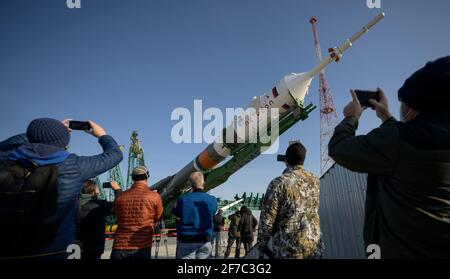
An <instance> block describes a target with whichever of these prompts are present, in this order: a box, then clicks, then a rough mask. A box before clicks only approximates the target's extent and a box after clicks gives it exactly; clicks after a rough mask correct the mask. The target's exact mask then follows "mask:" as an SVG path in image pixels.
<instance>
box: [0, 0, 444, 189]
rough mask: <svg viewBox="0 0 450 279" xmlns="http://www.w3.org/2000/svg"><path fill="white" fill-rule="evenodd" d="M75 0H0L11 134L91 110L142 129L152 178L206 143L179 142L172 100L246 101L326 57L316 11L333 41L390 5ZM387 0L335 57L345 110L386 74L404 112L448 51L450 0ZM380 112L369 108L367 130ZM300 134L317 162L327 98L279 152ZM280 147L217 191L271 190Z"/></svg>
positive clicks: (338, 97)
mask: <svg viewBox="0 0 450 279" xmlns="http://www.w3.org/2000/svg"><path fill="white" fill-rule="evenodd" d="M65 3H66V1H65V0H49V1H43V0H42V1H35V0H28V1H25V0H3V1H1V2H0V35H1V41H0V94H1V96H2V98H1V100H2V109H1V110H0V123H1V129H0V139H5V138H7V137H9V136H11V135H13V134H17V133H21V132H23V131H24V130H25V128H26V126H27V124H28V122H29V121H30V120H31V119H33V118H37V117H54V118H58V119H63V118H65V117H70V118H74V119H79V120H84V119H92V120H95V121H97V122H98V123H99V124H101V125H103V126H104V127H105V129H106V130H107V132H108V133H109V134H111V135H113V136H114V137H115V138H116V140H117V141H118V142H119V143H121V144H125V145H127V146H128V145H129V142H130V140H129V136H130V134H131V132H132V130H137V131H138V132H139V135H140V138H141V140H142V144H143V147H144V149H145V156H146V163H147V165H148V166H149V167H150V172H151V182H152V183H153V182H156V181H157V180H159V179H160V178H163V177H165V176H167V175H171V174H173V173H175V172H176V171H178V170H179V169H180V168H181V167H183V166H184V165H185V164H186V163H187V162H189V161H190V160H192V159H193V158H194V156H195V155H196V154H198V153H199V152H200V151H201V150H202V149H203V148H204V147H205V146H206V144H180V145H176V144H174V143H172V141H171V138H170V132H171V128H172V126H173V125H174V124H175V123H176V122H175V121H171V120H170V115H171V112H172V110H173V109H175V108H177V107H187V108H189V109H192V108H193V100H194V99H201V100H203V104H204V107H211V106H214V107H218V108H220V109H225V108H226V107H246V106H247V105H248V103H249V102H250V100H251V98H252V97H253V96H259V95H261V94H262V93H263V92H265V91H267V90H269V89H271V88H272V87H273V85H274V84H275V83H276V82H277V81H278V80H279V79H281V78H282V77H283V76H284V75H285V74H288V73H290V72H302V71H307V70H309V69H310V68H312V67H313V66H314V65H315V61H316V57H315V52H314V46H313V40H312V32H311V26H310V24H309V23H308V20H309V18H310V16H312V15H316V16H317V17H318V18H319V22H318V28H319V35H320V40H321V44H322V48H323V49H324V50H326V49H327V48H328V47H330V46H335V45H337V44H340V43H341V42H343V40H345V39H346V38H347V37H349V36H350V35H352V34H353V33H354V32H356V31H357V30H358V29H359V28H361V27H362V26H363V25H364V24H365V23H366V22H368V21H369V20H370V19H371V18H372V17H373V16H375V15H376V14H377V13H378V12H380V10H377V9H373V10H371V9H368V8H367V6H366V0H347V1H331V0H308V1H307V0H301V1H300V0H271V1H269V0H178V1H175V0H159V1H151V0H133V1H119V0H108V1H107V0H82V8H81V9H74V10H70V9H68V8H67V7H66V4H65ZM382 10H383V11H385V12H386V14H387V17H386V19H385V20H383V21H382V22H381V23H380V24H379V25H377V26H376V27H375V28H374V29H373V30H372V31H371V32H370V33H369V34H367V35H366V36H365V37H363V38H362V39H361V40H360V41H358V42H357V43H356V44H355V45H354V47H353V48H352V49H350V50H349V51H348V52H347V53H345V56H344V58H343V60H342V61H341V62H340V63H339V64H332V65H330V67H328V68H327V72H326V76H327V79H328V82H329V85H330V87H331V92H332V94H333V98H334V100H335V104H336V107H337V109H338V111H339V117H340V118H341V117H342V113H341V111H342V108H343V106H344V105H345V104H346V103H347V102H348V101H349V99H350V98H349V93H348V90H349V89H350V88H367V89H373V88H376V87H377V86H380V87H382V88H384V89H385V91H386V92H387V94H388V96H389V101H390V105H391V111H392V113H393V114H394V115H398V106H399V104H398V102H397V98H396V94H397V90H398V88H399V87H400V86H401V85H402V83H403V81H404V80H405V79H406V78H407V77H408V76H409V75H410V74H411V73H412V72H414V71H415V70H416V69H418V68H419V67H422V66H423V65H424V64H425V62H427V61H429V60H432V59H436V58H438V57H441V56H444V55H449V52H450V35H449V27H450V17H449V16H448V12H449V11H450V1H448V0H433V1H425V0H413V1H411V0H395V1H391V0H382ZM317 90H318V80H317V79H315V80H314V81H313V85H312V87H311V90H310V93H309V95H308V96H307V102H308V103H309V102H312V103H314V104H317V103H318V91H317ZM205 124H206V122H205ZM377 125H379V121H378V119H377V118H376V117H375V116H374V113H373V112H371V111H369V112H367V113H366V114H365V115H364V117H363V118H362V119H361V124H360V129H359V131H358V132H359V133H366V132H368V131H369V130H371V129H373V128H375V127H376V126H377ZM292 139H300V140H301V141H302V142H303V143H304V144H305V145H306V147H307V148H308V158H307V160H306V168H307V169H309V170H312V171H313V172H315V173H318V172H319V115H318V110H316V111H315V112H314V113H312V115H311V116H310V118H309V119H307V120H306V121H305V122H303V123H300V124H297V125H296V126H294V127H293V128H292V129H291V130H290V131H288V132H287V133H286V134H284V135H283V136H282V137H281V150H280V152H284V150H285V148H286V146H287V144H288V141H289V140H292ZM70 150H71V151H72V152H74V153H78V154H83V155H89V154H96V153H98V152H99V151H100V147H99V145H98V144H97V142H96V140H95V139H94V138H92V137H90V136H88V135H86V134H84V133H80V132H78V133H75V132H74V133H73V135H72V140H71V149H70ZM127 155H128V154H127V153H126V154H125V156H127ZM125 158H126V157H125ZM275 160H276V155H264V156H261V157H259V158H257V159H256V160H255V161H253V162H252V163H250V164H249V165H248V166H246V167H245V168H243V169H242V170H241V171H239V172H238V173H237V174H235V175H234V176H233V177H232V178H231V179H230V180H229V181H228V182H227V183H225V184H224V185H222V186H221V187H219V188H218V189H217V190H214V191H213V193H214V194H217V195H219V196H223V197H228V198H229V197H232V196H234V194H235V193H237V192H239V193H241V192H243V191H247V192H251V191H253V192H264V191H265V189H266V187H267V184H268V183H269V182H270V180H271V179H273V178H274V177H276V176H277V175H279V174H280V173H281V172H282V170H283V168H284V167H283V166H282V165H281V164H279V163H276V161H275ZM126 161H127V160H126V159H125V160H124V161H123V163H122V164H121V167H122V172H123V174H124V175H125V174H126V168H127V165H126V163H127V162H126Z"/></svg>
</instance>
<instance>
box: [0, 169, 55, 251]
mask: <svg viewBox="0 0 450 279" xmlns="http://www.w3.org/2000/svg"><path fill="white" fill-rule="evenodd" d="M57 177H58V171H57V168H56V166H55V165H49V166H38V165H37V164H36V163H34V162H32V161H29V160H22V161H6V162H3V163H1V164H0V223H1V229H0V247H1V248H0V258H2V257H17V256H27V255H30V254H32V253H33V252H35V251H36V250H37V249H39V248H42V247H45V246H46V245H48V244H50V242H51V241H52V239H53V238H54V236H55V234H56V231H57V228H58V225H57V222H55V220H52V219H51V217H52V216H53V215H54V214H55V212H56V207H57V184H58V183H57Z"/></svg>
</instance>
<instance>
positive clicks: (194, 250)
mask: <svg viewBox="0 0 450 279" xmlns="http://www.w3.org/2000/svg"><path fill="white" fill-rule="evenodd" d="M211 251H212V246H211V242H204V243H183V242H180V241H177V255H176V258H177V259H207V258H209V256H210V255H211Z"/></svg>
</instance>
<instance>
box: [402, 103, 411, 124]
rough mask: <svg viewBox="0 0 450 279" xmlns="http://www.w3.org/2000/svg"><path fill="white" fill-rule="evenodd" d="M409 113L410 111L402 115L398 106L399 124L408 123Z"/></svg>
mask: <svg viewBox="0 0 450 279" xmlns="http://www.w3.org/2000/svg"><path fill="white" fill-rule="evenodd" d="M410 113H411V109H408V112H406V113H405V114H404V115H403V113H402V107H401V106H400V121H401V122H407V121H408V116H409V114H410Z"/></svg>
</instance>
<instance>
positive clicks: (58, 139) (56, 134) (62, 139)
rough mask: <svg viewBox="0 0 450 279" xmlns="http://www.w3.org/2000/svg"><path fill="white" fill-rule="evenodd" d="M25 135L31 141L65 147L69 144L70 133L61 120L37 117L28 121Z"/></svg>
mask: <svg viewBox="0 0 450 279" xmlns="http://www.w3.org/2000/svg"><path fill="white" fill-rule="evenodd" d="M27 137H28V140H29V141H30V142H31V143H44V144H48V145H52V146H56V147H61V148H65V147H67V146H68V145H69V141H70V133H69V130H68V129H67V127H66V126H64V124H62V123H61V121H59V120H56V119H52V118H38V119H35V120H33V121H31V122H30V124H28V128H27Z"/></svg>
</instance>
